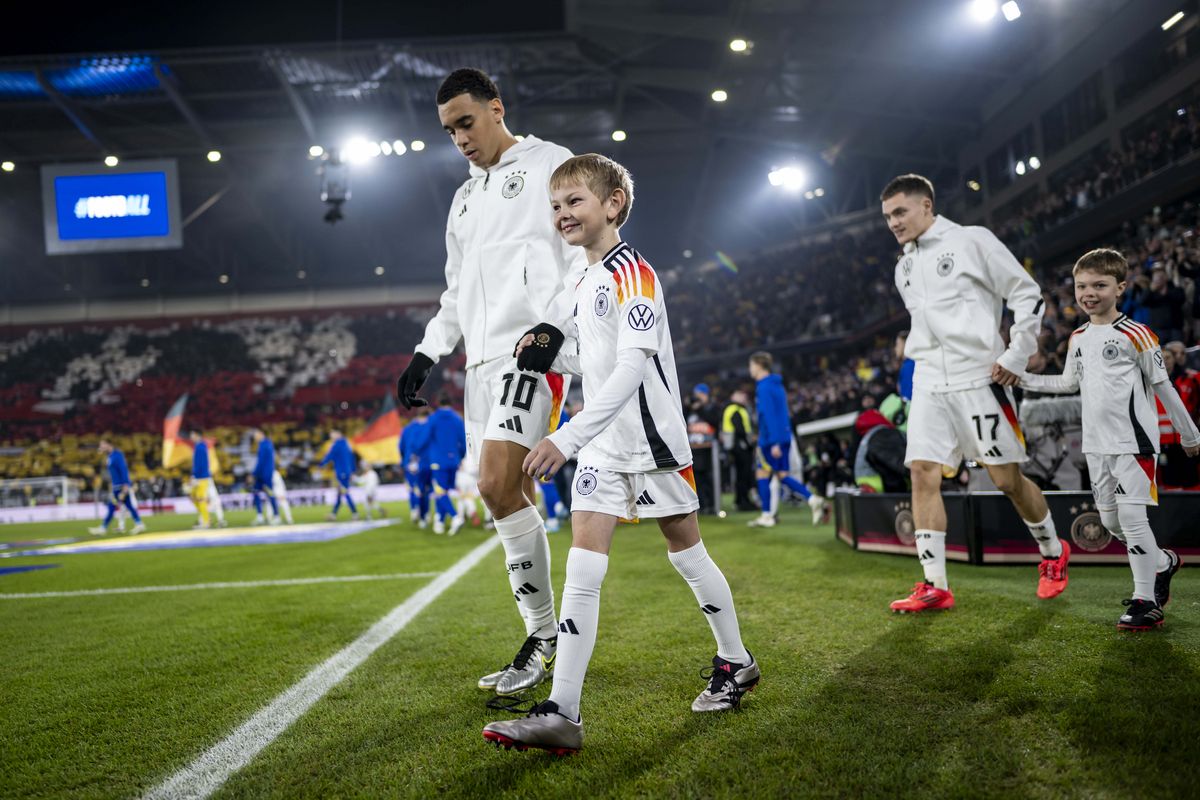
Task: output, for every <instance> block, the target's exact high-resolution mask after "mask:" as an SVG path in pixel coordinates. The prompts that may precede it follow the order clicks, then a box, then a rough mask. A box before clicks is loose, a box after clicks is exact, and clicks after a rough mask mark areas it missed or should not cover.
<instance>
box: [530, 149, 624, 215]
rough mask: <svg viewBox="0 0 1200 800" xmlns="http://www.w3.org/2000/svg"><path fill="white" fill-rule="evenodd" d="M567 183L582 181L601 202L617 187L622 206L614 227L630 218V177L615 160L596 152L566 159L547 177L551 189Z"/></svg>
mask: <svg viewBox="0 0 1200 800" xmlns="http://www.w3.org/2000/svg"><path fill="white" fill-rule="evenodd" d="M569 183H581V184H583V185H584V186H586V187H587V188H588V189H589V190H590V191H591V193H592V194H594V195H596V197H598V198H599V199H600V200H601V201H604V200H607V199H608V198H609V197H611V196H612V193H613V192H615V191H616V190H617V189H620V190H621V191H622V192H624V193H625V205H624V207H623V208H622V209H621V210H620V211H618V212H617V227H618V228H619V227H621V226H622V225H624V224H625V220H627V219H629V210H630V209H631V208H633V176H631V175H630V174H629V170H627V169H625V167H623V166H621V165H620V164H618V163H617V162H616V161H613V160H612V159H611V158H609V157H607V156H602V155H600V154H599V153H584V154H583V155H581V156H573V157H571V158H568V159H567V160H566V161H564V162H563V163H561V164H559V165H558V169H556V170H554V174H553V175H551V176H550V190H551V191H554V190H555V189H558V188H561V187H563V186H566V185H567V184H569Z"/></svg>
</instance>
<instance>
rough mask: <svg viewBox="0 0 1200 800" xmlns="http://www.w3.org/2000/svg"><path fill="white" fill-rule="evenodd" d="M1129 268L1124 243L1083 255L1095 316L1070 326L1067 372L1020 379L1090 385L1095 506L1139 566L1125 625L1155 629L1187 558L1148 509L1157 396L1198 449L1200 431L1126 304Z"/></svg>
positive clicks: (1088, 433)
mask: <svg viewBox="0 0 1200 800" xmlns="http://www.w3.org/2000/svg"><path fill="white" fill-rule="evenodd" d="M1127 272H1128V265H1127V263H1126V261H1125V257H1124V256H1122V255H1121V254H1120V253H1119V252H1117V251H1116V250H1108V249H1099V250H1092V251H1090V252H1088V253H1086V254H1084V255H1083V256H1082V257H1081V258H1080V259H1079V261H1077V262H1076V263H1075V269H1074V276H1075V300H1076V302H1077V303H1079V307H1080V308H1082V309H1083V311H1084V313H1086V314H1087V315H1088V322H1086V323H1085V324H1084V325H1082V326H1081V327H1079V328H1077V329H1076V330H1075V332H1074V333H1073V334H1071V338H1070V341H1069V344H1068V349H1067V363H1066V366H1065V367H1064V369H1063V374H1062V375H1030V374H1024V375H1022V376H1021V385H1022V386H1024V387H1025V388H1027V389H1032V390H1033V391H1037V392H1050V393H1055V394H1070V393H1073V392H1075V391H1079V393H1080V394H1081V395H1082V400H1083V453H1084V455H1085V456H1086V457H1087V464H1088V473H1089V474H1090V475H1091V478H1092V494H1093V495H1094V496H1095V498H1096V510H1097V511H1099V512H1100V520H1101V521H1102V522H1103V523H1104V527H1105V528H1108V530H1109V532H1110V533H1112V535H1113V536H1115V537H1117V538H1118V539H1120V540H1121V541H1122V542H1124V543H1125V547H1126V548H1127V549H1128V551H1129V566H1130V569H1132V570H1133V597H1132V598H1131V599H1129V600H1125V601H1124V604H1125V605H1126V606H1127V607H1128V609H1127V610H1126V611H1125V613H1123V614H1122V615H1121V616H1120V618H1119V619H1118V620H1117V627H1118V628H1122V629H1126V630H1148V629H1150V628H1155V627H1158V626H1159V625H1161V624H1162V623H1163V610H1162V607H1163V606H1165V605H1166V604H1167V601H1168V600H1169V599H1170V597H1171V591H1170V590H1171V577H1172V576H1173V575H1174V574H1175V573H1176V572H1177V571H1179V568H1180V567H1181V566H1182V565H1183V562H1182V560H1181V559H1180V558H1179V556H1178V555H1176V554H1175V552H1174V551H1172V550H1162V549H1160V548H1159V546H1158V542H1157V541H1155V538H1154V532H1153V531H1152V530H1150V522H1149V520H1148V519H1147V517H1146V506H1156V505H1158V488H1157V487H1156V486H1155V481H1154V474H1155V468H1156V466H1157V464H1158V452H1159V436H1158V411H1157V408H1156V407H1155V404H1154V397H1155V396H1156V395H1157V397H1158V399H1159V400H1160V401H1162V404H1163V407H1164V408H1165V409H1166V410H1167V413H1168V414H1169V415H1170V417H1171V423H1172V424H1173V425H1174V426H1175V429H1176V430H1177V431H1179V433H1180V437H1181V441H1182V443H1183V448H1184V451H1185V452H1186V453H1187V454H1188V455H1189V456H1193V457H1194V456H1195V455H1196V454H1197V453H1200V431H1198V430H1197V429H1196V424H1195V423H1194V422H1192V418H1191V417H1190V416H1189V415H1188V412H1187V409H1186V408H1185V407H1184V405H1183V401H1182V400H1180V399H1179V394H1178V393H1177V392H1176V391H1175V387H1174V386H1173V385H1172V384H1171V380H1170V378H1169V376H1168V375H1167V371H1166V369H1165V367H1164V365H1163V357H1162V351H1161V350H1159V347H1158V337H1157V336H1155V335H1154V332H1153V331H1151V330H1150V329H1149V328H1147V327H1146V326H1145V325H1141V324H1139V323H1137V322H1134V321H1133V320H1131V319H1129V318H1128V317H1126V316H1125V315H1124V314H1122V313H1121V312H1120V311H1118V310H1117V300H1118V299H1119V298H1120V297H1121V294H1122V293H1123V292H1124V291H1125V277H1126V274H1127Z"/></svg>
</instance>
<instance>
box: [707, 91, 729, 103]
mask: <svg viewBox="0 0 1200 800" xmlns="http://www.w3.org/2000/svg"><path fill="white" fill-rule="evenodd" d="M711 97H712V99H713V102H714V103H724V102H725V101H726V100H728V99H729V92H727V91H725V90H724V89H713V93H712V95H711Z"/></svg>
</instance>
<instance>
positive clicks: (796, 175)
mask: <svg viewBox="0 0 1200 800" xmlns="http://www.w3.org/2000/svg"><path fill="white" fill-rule="evenodd" d="M767 180H768V181H770V183H771V185H772V186H781V187H783V188H784V189H787V190H788V191H791V192H798V191H800V190H801V189H803V188H804V184H805V183H807V182H808V179H807V176H805V174H804V170H802V169H800V167H794V166H788V167H779V168H778V169H773V170H771V171H770V172H768V173H767Z"/></svg>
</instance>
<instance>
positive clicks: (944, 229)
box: [904, 214, 962, 253]
mask: <svg viewBox="0 0 1200 800" xmlns="http://www.w3.org/2000/svg"><path fill="white" fill-rule="evenodd" d="M961 227H962V226H961V225H959V224H958V223H957V222H951V221H950V220H948V219H946V218H945V217H943V216H942V215H941V214H938V215H937V216H935V217H934V218H933V224H932V225H930V226H929V230H927V231H925V232H924V233H922V234H921V235H920V236H919V237H918V241H919V242H920V243H921V245H922V246H925V245H931V244H933V243H934V242H936V241H937V240H938V239H941V238H942V237H943V236H945V235H946V234H947V233H949V232H950V231H952V230H954V229H956V228H961ZM916 248H917V242H909V243H908V244H906V245H904V252H905V253H911V252H912V251H913V250H915V249H916Z"/></svg>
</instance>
